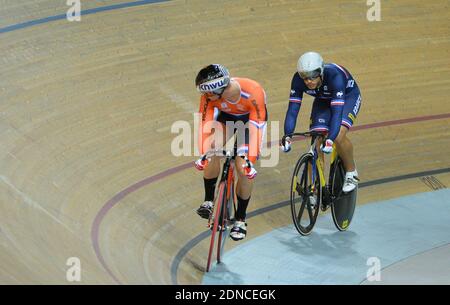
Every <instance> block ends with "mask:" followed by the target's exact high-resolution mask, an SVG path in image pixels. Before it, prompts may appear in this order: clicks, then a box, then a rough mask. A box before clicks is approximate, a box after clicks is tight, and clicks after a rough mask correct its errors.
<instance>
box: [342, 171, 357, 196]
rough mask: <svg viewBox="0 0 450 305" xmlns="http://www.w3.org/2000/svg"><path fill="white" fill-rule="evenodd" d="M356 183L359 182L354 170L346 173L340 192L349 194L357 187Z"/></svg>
mask: <svg viewBox="0 0 450 305" xmlns="http://www.w3.org/2000/svg"><path fill="white" fill-rule="evenodd" d="M358 182H359V178H358V173H357V172H356V170H355V171H353V172H348V173H346V174H345V181H344V186H343V187H342V191H343V192H344V193H350V192H351V191H353V190H354V189H355V188H356V187H357V186H358Z"/></svg>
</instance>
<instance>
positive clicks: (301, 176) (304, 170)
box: [291, 154, 322, 236]
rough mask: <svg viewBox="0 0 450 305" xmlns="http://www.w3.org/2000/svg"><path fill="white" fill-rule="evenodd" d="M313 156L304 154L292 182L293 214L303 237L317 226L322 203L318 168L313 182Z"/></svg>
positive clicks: (296, 167)
mask: <svg viewBox="0 0 450 305" xmlns="http://www.w3.org/2000/svg"><path fill="white" fill-rule="evenodd" d="M312 163H313V156H312V155H311V154H304V155H302V156H301V157H300V159H299V160H298V161H297V164H296V165H295V169H294V173H293V175H292V182H291V214H292V220H293V222H294V225H295V228H296V229H297V231H298V233H300V234H301V235H304V236H306V235H309V234H310V233H311V231H312V229H313V227H314V225H315V224H316V219H317V215H319V207H320V204H321V201H322V187H321V185H320V178H319V173H318V170H317V167H316V168H315V175H314V177H315V178H314V180H315V181H314V183H313V181H312V178H313V175H312Z"/></svg>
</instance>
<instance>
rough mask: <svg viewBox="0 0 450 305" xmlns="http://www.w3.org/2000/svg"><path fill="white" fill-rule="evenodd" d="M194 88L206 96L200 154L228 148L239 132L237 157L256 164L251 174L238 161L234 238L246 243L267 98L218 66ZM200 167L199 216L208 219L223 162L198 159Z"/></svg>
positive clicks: (199, 77) (202, 104)
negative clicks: (202, 195)
mask: <svg viewBox="0 0 450 305" xmlns="http://www.w3.org/2000/svg"><path fill="white" fill-rule="evenodd" d="M195 84H196V86H197V90H198V91H199V92H200V93H201V94H202V96H201V99H200V110H199V112H200V113H201V115H202V117H201V121H200V126H199V127H200V129H199V150H200V153H201V154H204V153H206V152H207V151H208V150H211V149H219V148H222V147H224V145H225V143H226V142H227V140H228V139H230V138H231V137H232V136H233V135H234V133H235V132H236V131H237V154H238V155H246V156H247V158H248V159H249V160H250V162H251V164H252V166H251V167H250V168H248V167H246V163H245V161H244V160H243V159H242V158H236V159H235V162H236V172H237V174H238V179H237V185H236V195H237V200H238V208H237V211H236V214H235V219H236V221H235V223H234V225H233V228H232V229H231V232H230V237H231V238H232V239H233V240H241V239H243V238H245V236H246V234H247V224H246V222H245V218H246V211H247V207H248V203H249V201H250V197H251V193H252V188H253V182H254V178H255V176H256V174H257V171H256V169H255V168H254V166H253V165H254V164H255V162H256V160H257V159H258V156H259V154H260V150H261V145H262V142H263V135H264V131H265V127H266V122H267V109H266V94H265V92H264V89H263V88H262V87H261V85H259V84H258V83H257V82H255V81H253V80H251V79H247V78H237V77H236V78H231V77H230V74H229V72H228V70H227V69H226V68H225V67H223V66H222V65H218V64H212V65H209V66H206V67H204V68H203V69H201V70H200V72H199V73H198V75H197V77H196V80H195ZM222 131H224V132H222ZM223 134H224V136H222V135H223ZM195 167H196V168H197V169H198V170H203V171H204V172H203V179H204V187H205V201H204V202H203V203H202V204H201V205H200V207H199V208H198V209H197V213H198V214H199V215H200V216H201V217H202V218H206V219H208V218H209V216H210V214H211V212H212V209H213V202H214V190H215V186H216V181H217V178H218V176H219V174H220V157H218V156H213V157H211V159H210V160H208V161H202V160H201V159H199V160H197V161H196V162H195Z"/></svg>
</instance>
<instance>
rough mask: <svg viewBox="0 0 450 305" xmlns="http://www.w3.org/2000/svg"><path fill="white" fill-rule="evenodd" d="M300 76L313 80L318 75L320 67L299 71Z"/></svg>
mask: <svg viewBox="0 0 450 305" xmlns="http://www.w3.org/2000/svg"><path fill="white" fill-rule="evenodd" d="M299 74H300V77H301V78H302V79H304V80H313V79H316V78H318V77H319V76H320V69H316V70H314V71H309V72H299Z"/></svg>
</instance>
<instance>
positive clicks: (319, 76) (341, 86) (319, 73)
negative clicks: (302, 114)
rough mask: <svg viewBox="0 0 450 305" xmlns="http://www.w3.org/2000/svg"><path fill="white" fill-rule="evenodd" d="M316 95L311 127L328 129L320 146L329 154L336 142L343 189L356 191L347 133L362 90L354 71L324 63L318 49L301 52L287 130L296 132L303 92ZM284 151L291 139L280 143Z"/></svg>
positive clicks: (288, 148)
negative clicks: (342, 164) (343, 176)
mask: <svg viewBox="0 0 450 305" xmlns="http://www.w3.org/2000/svg"><path fill="white" fill-rule="evenodd" d="M304 92H305V93H306V94H308V95H311V96H313V97H314V102H313V106H312V111H311V124H310V130H311V131H321V132H324V133H327V136H326V140H325V141H324V143H322V145H321V147H320V149H321V151H322V152H324V153H326V154H329V153H331V152H332V150H333V143H334V144H336V148H337V151H338V153H339V156H340V157H341V158H342V161H343V162H344V167H345V170H346V175H345V182H344V185H343V191H344V192H346V193H347V192H351V191H353V190H354V189H355V188H356V186H357V185H358V181H359V179H358V172H357V170H356V165H355V161H354V158H353V145H352V143H351V142H350V140H349V138H348V137H347V132H348V130H349V129H350V128H351V127H352V126H353V124H354V122H355V120H356V116H357V115H358V112H359V108H360V106H361V94H360V91H359V88H358V85H357V84H356V81H355V80H354V79H353V77H352V75H351V74H350V73H349V72H348V71H347V70H346V69H345V68H344V67H342V66H339V65H337V64H334V63H324V62H323V59H322V56H320V54H319V53H316V52H307V53H305V54H303V55H302V56H300V58H299V60H298V63H297V72H295V73H294V76H293V78H292V82H291V94H290V98H289V107H288V110H287V113H286V118H285V122H284V134H285V135H287V134H291V133H293V132H294V129H295V125H296V121H297V116H298V113H299V110H300V106H301V104H302V100H303V93H304ZM280 146H281V149H282V150H283V151H284V152H289V151H290V150H291V139H290V138H289V137H287V138H286V141H285V142H284V143H280Z"/></svg>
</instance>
